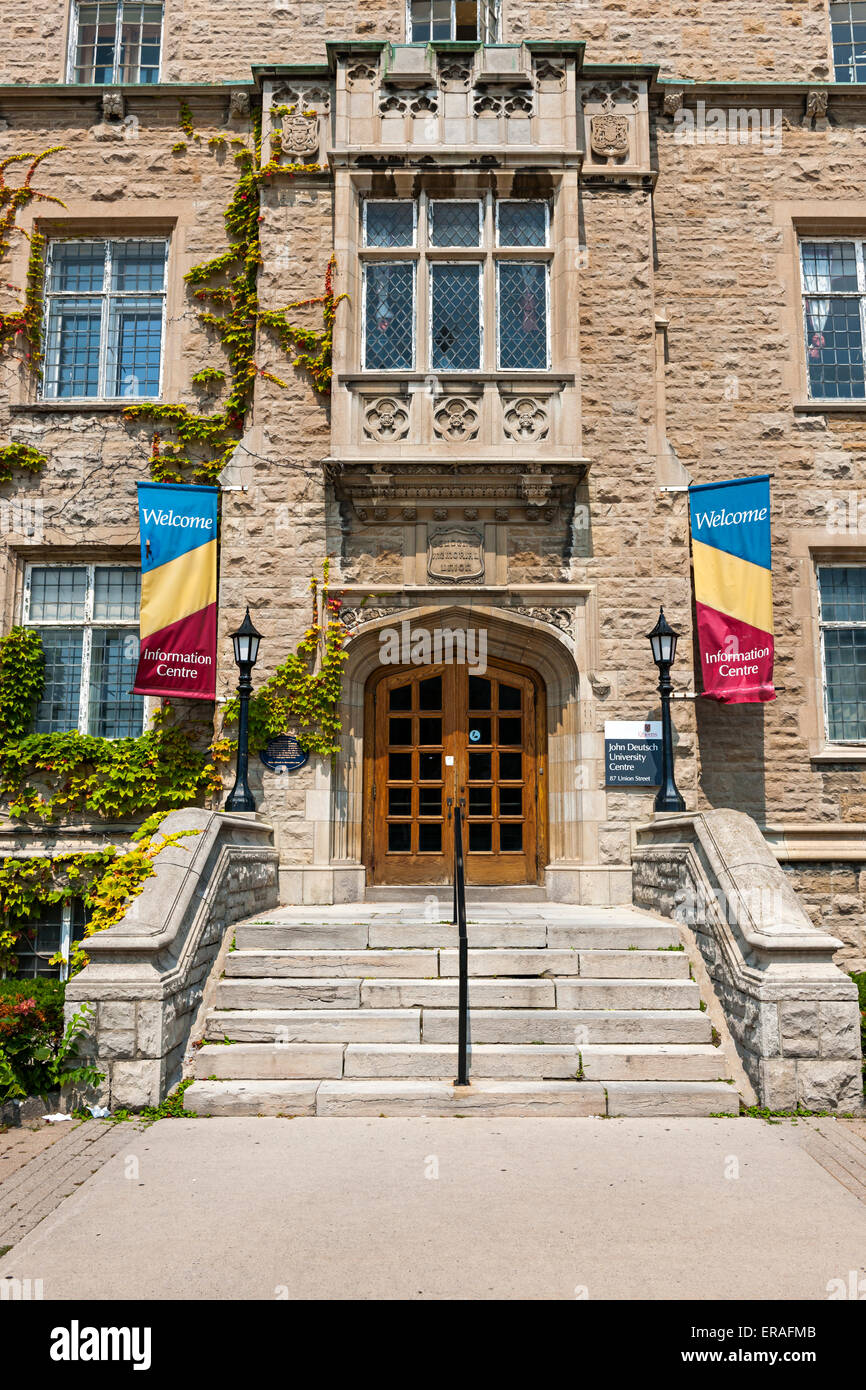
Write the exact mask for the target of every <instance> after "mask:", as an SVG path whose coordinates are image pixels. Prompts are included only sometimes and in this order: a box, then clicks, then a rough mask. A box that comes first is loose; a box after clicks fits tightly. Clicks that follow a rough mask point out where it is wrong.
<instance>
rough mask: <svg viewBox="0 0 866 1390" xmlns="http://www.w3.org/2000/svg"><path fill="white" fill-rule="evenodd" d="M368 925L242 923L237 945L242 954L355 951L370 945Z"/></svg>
mask: <svg viewBox="0 0 866 1390" xmlns="http://www.w3.org/2000/svg"><path fill="white" fill-rule="evenodd" d="M367 930H368V924H367V923H366V922H321V923H314V922H301V923H299V922H268V921H265V920H259V919H256V921H254V922H252V921H251V922H238V924H237V926H236V927H235V930H234V943H235V946H236V948H237V950H239V951H248V950H249V951H256V950H263V951H271V950H272V951H279V950H289V949H292V948H293V949H295V950H298V951H322V950H333V951H354V950H363V949H364V947H365V946H366V945H367Z"/></svg>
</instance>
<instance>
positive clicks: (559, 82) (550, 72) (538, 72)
mask: <svg viewBox="0 0 866 1390" xmlns="http://www.w3.org/2000/svg"><path fill="white" fill-rule="evenodd" d="M564 82H565V71H564V69H563V68H561V67H558V66H557V64H556V63H551V62H550V61H549V60H548V59H547V58H542V60H541V62H540V63H538V64H537V65H536V68H535V85H536V86H537V87H547V88H550V87H558V88H560V89H561V88H562V86H563V84H564Z"/></svg>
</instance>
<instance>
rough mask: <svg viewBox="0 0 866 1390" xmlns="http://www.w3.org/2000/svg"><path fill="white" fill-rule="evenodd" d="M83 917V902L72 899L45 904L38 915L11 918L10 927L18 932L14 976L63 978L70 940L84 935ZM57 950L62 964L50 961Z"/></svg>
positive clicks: (65, 976)
mask: <svg viewBox="0 0 866 1390" xmlns="http://www.w3.org/2000/svg"><path fill="white" fill-rule="evenodd" d="M85 923H86V917H85V912H84V903H83V902H82V900H81V899H80V898H73V899H72V901H71V902H68V903H46V904H45V905H44V906H43V908H42V910H41V912H40V913H39V916H38V917H14V916H13V917H11V918H10V920H9V927H10V928H11V930H12V931H13V932H16V933H18V932H20V933H21V935H20V936H19V938H18V941H17V942H16V944H15V955H16V956H17V958H18V966H17V969H16V971H15V975H16V977H19V978H20V977H22V976H23V977H24V978H25V979H35V978H36V977H37V976H43V977H46V976H48V977H53V978H54V979H55V980H56V979H58V978H59V979H61V980H65V979H66V978H67V974H68V965H67V964H66V963H65V962H68V960H69V952H70V949H71V947H72V943H73V942H75V941H81V940H82V938H83V936H84V927H85ZM58 952H60V954H61V955H62V956H63V957H64V963H61V962H60V961H58V962H57V963H56V964H53V965H52V963H51V958H52V956H54V955H56V954H57V953H58Z"/></svg>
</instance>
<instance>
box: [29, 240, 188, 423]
mask: <svg viewBox="0 0 866 1390" xmlns="http://www.w3.org/2000/svg"><path fill="white" fill-rule="evenodd" d="M99 241H101V242H103V243H104V245H105V247H106V252H105V262H104V264H105V278H104V282H103V289H102V290H101V291H99V292H98V294H99V298H100V299H101V301H102V323H101V327H100V345H99V382H100V387H102V386H103V385H104V384H105V382H106V381H107V373H108V353H109V340H110V333H109V331H108V323H107V319H108V312H109V307H110V301H112V300H120V299H121V298H122V297H123V295H124V294H128V296H129V298H131V299H134V298H144V297H147V298H151V299H155V298H157V297H158V296H159V297H160V298H161V300H162V317H161V321H160V361H159V388H158V390H157V393H156V395H153V396H133V395H120V396H117V395H114V396H111V395H106V394H104V393H103V391H102V390H101V389H100V392H99V393H98V394H97V395H93V396H59V395H52V394H50V393H49V392H48V391H47V390H46V381H47V373H48V350H47V343H48V330H49V325H50V321H51V306H52V300H53V297H54V295H55V293H57V292H56V291H54V290H53V289H52V285H51V276H52V252H53V248H54V247H55V246H57V245H59V244H61V243H63V244H67V245H68V244H72V243H80V244H84V243H87V242H99ZM127 242H150V243H153V244H154V245H159V244H161V245H162V246H163V247H164V250H165V260H164V274H163V284H162V290H160V291H156V290H148V291H146V292H142V291H127V292H119V291H115V290H112V289H111V286H110V278H111V248H112V247H114V246H118V245H121V244H125V243H127ZM47 243H48V244H47V246H46V252H45V282H44V287H43V293H42V341H43V343H45V344H46V351H45V354H44V361H43V365H42V375H41V377H40V379H39V382H38V387H37V399H38V400H40V401H45V402H47V403H50V404H52V405H57V406H62V407H68V408H74V407H76V406H78V407H80V406H84V407H85V408H87V407H89V406H92V405H94V404H96V405H99V404H101V403H105V402H108V403H116V402H127V401H138V400H143V401H149V402H154V403H158V402H160V401H161V400H162V399H163V396H164V392H165V375H166V366H167V361H168V354H167V352H166V334H167V329H168V298H169V291H170V269H171V236H170V234H169V233H168V232H163V233H154V232H141V233H138V234H134V233H130V234H125V235H121V234H118V233H117V232H115V231H114V230H113V229H111V228H109V230H108V232H107V234H106V233H105V232H103V233H102V234H99V233H93V234H89V233H88V232H87V231H80V232H79V231H76V232H64V231H52V232H50V233H48V236H47ZM106 284H107V285H108V287H107V288H106V287H105V286H106ZM93 293H94V297H95V296H96V292H95V291H94V292H93ZM70 297H76V296H74V295H73V294H72V293H71V292H70ZM77 297H79V298H81V297H82V296H81V295H78V296H77Z"/></svg>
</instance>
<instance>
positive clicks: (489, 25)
mask: <svg viewBox="0 0 866 1390" xmlns="http://www.w3.org/2000/svg"><path fill="white" fill-rule="evenodd" d="M406 33H407V36H408V41H409V43H430V41H431V40H436V39H438V40H440V41H442V40H448V39H460V40H464V41H468V42H471V41H472V40H478V41H479V42H480V43H496V42H497V41H498V39H499V0H408V18H407V22H406Z"/></svg>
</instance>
